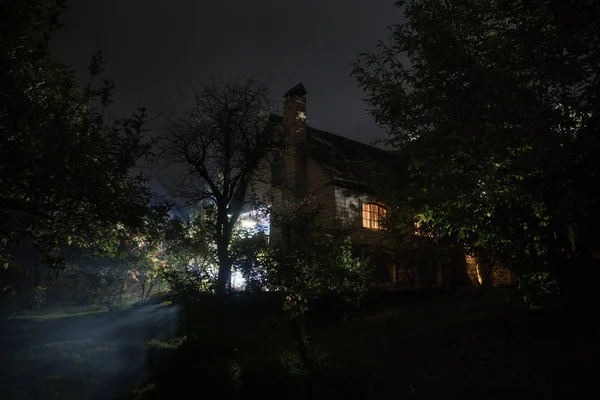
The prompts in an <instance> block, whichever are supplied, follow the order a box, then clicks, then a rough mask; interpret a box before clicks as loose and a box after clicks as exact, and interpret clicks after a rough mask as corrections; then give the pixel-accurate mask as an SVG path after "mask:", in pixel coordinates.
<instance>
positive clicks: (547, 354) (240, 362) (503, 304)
mask: <svg viewBox="0 0 600 400" xmlns="http://www.w3.org/2000/svg"><path fill="white" fill-rule="evenodd" d="M507 294H508V293H507V292H506V291H503V290H496V291H490V292H488V293H486V294H485V295H484V296H483V298H478V297H477V295H476V293H470V292H465V293H457V292H449V293H438V294H434V293H429V294H424V295H422V296H421V295H419V294H418V293H413V294H410V293H407V294H402V295H401V296H400V297H399V298H397V299H389V300H388V301H380V302H378V303H376V304H375V305H374V306H373V307H372V308H371V309H369V310H367V311H364V312H362V313H361V314H359V315H358V316H357V317H355V318H351V319H348V320H345V321H344V320H337V321H332V320H323V319H319V318H315V319H313V320H312V321H310V322H309V324H308V326H307V334H308V337H309V340H310V349H311V352H312V355H313V357H314V359H315V364H316V367H315V368H314V369H313V370H306V369H305V368H304V365H303V363H302V362H301V360H300V358H299V357H298V352H297V351H296V343H295V342H294V340H293V339H292V335H291V333H290V332H289V331H288V330H287V327H286V326H285V325H282V324H281V323H279V322H278V320H277V318H273V316H272V315H270V314H269V313H266V314H264V315H259V314H260V313H256V312H251V310H249V309H248V307H247V306H240V307H241V308H239V309H237V311H236V310H235V307H234V309H233V310H229V314H228V315H229V318H228V319H227V320H226V322H225V325H223V323H222V324H221V325H220V326H218V325H217V324H216V322H215V321H217V319H215V316H214V315H213V314H212V313H211V311H210V310H208V309H206V308H204V309H203V307H204V306H197V308H198V309H196V310H195V312H194V313H193V314H194V315H193V319H194V321H193V322H194V323H195V324H194V327H193V328H194V329H193V332H192V334H191V336H190V338H189V339H188V340H185V341H183V342H182V343H181V347H177V348H175V349H170V350H169V351H170V352H171V357H170V358H166V359H165V360H166V361H165V362H164V363H160V364H159V365H157V367H156V369H155V370H154V373H153V374H152V375H151V376H150V380H149V381H148V382H150V383H151V384H153V386H152V388H151V389H148V390H147V391H146V392H145V393H144V395H141V397H140V398H143V399H161V398H167V397H168V398H181V397H185V394H186V393H202V394H203V397H206V398H212V399H221V398H223V399H229V398H240V399H242V398H249V399H251V398H258V397H260V398H271V397H273V398H289V399H308V398H310V399H313V398H323V399H335V398H344V399H346V398H348V399H352V398H354V399H379V398H411V399H413V398H414V399H434V398H440V399H442V398H444V399H447V398H461V399H482V398H485V399H552V398H563V397H573V396H575V397H577V395H578V393H584V388H585V386H586V384H587V383H593V382H594V380H593V379H592V376H591V372H592V371H591V370H590V369H589V368H587V366H586V362H590V363H593V362H595V361H594V360H595V355H597V354H598V344H597V340H596V337H597V335H598V333H600V331H599V329H598V328H596V327H595V325H594V323H593V321H590V320H589V318H588V317H589V316H590V314H588V313H587V312H586V311H582V312H581V313H573V312H571V311H568V312H563V311H544V312H542V311H534V312H532V311H527V310H523V309H522V308H520V307H519V306H518V304H515V303H514V302H510V301H507ZM590 365H591V364H590ZM586 378H587V380H586Z"/></svg>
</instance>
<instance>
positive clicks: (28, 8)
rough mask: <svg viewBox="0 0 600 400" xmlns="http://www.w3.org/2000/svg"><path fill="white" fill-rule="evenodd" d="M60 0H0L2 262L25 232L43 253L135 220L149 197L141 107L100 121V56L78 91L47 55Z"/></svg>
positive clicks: (103, 97)
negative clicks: (139, 167)
mask: <svg viewBox="0 0 600 400" xmlns="http://www.w3.org/2000/svg"><path fill="white" fill-rule="evenodd" d="M63 4H64V2H63V1H61V0H35V1H27V2H2V5H1V6H0V7H1V10H0V19H1V20H0V30H1V31H0V71H1V72H0V86H1V87H2V94H1V95H0V171H1V173H2V179H1V180H0V221H1V223H0V246H2V253H1V256H0V257H2V258H3V260H4V261H5V262H8V261H10V255H11V252H12V250H13V249H14V247H15V246H17V245H18V244H19V243H21V242H23V241H24V240H31V242H32V244H33V246H34V247H35V248H36V251H38V252H40V253H41V254H43V255H46V256H51V255H53V254H54V253H55V251H54V249H55V248H57V247H59V246H61V245H66V244H67V243H68V244H78V245H80V246H83V245H86V244H88V243H90V242H93V236H95V235H96V234H97V233H98V232H104V231H106V230H111V229H113V228H114V226H116V225H117V224H124V225H127V226H131V227H139V226H140V223H141V217H143V216H144V215H145V214H146V212H147V210H148V205H149V202H150V192H149V190H148V189H147V187H146V186H145V179H144V177H142V176H141V175H138V176H134V175H132V174H130V170H131V168H132V167H134V166H135V163H136V161H137V160H139V159H141V158H143V157H146V156H149V150H150V145H151V143H150V142H147V141H145V140H144V138H143V136H144V123H145V120H146V116H145V112H144V110H143V109H140V110H138V111H136V112H135V113H134V114H133V115H132V116H131V117H129V118H123V119H117V120H114V121H110V122H109V121H107V118H106V117H105V112H106V109H107V107H108V106H109V105H110V103H111V93H112V91H113V89H114V83H113V82H112V81H109V80H106V79H104V80H102V81H101V82H100V83H99V84H93V81H94V80H97V79H99V76H100V73H101V72H102V64H103V61H102V57H101V54H98V55H96V56H94V57H93V59H92V62H91V64H90V74H91V80H90V83H89V84H88V85H87V86H86V87H85V88H84V89H83V91H82V90H80V89H79V87H78V85H77V82H76V77H75V75H74V72H73V71H72V70H70V69H69V68H67V67H66V66H65V65H63V64H61V63H59V62H57V61H55V60H54V59H52V57H51V55H50V50H49V39H50V35H51V33H53V32H54V31H55V30H56V29H57V28H58V27H59V23H58V18H59V16H60V13H61V11H62V9H63Z"/></svg>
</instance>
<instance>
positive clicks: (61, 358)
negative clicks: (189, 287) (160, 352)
mask: <svg viewBox="0 0 600 400" xmlns="http://www.w3.org/2000/svg"><path fill="white" fill-rule="evenodd" d="M176 315H177V311H176V309H175V308H173V307H172V308H167V306H164V307H162V306H161V307H158V306H154V305H148V306H145V307H136V308H129V309H126V310H123V311H119V312H112V313H110V312H107V311H106V310H105V309H103V308H102V307H98V306H86V307H81V306H71V305H65V304H60V305H55V306H53V307H49V308H48V309H47V310H46V313H43V312H27V313H24V314H23V315H20V316H19V317H16V318H12V319H9V320H6V321H3V325H2V326H1V328H2V329H0V399H3V400H4V399H6V400H10V399H36V400H37V399H40V400H45V399H56V400H70V399H73V400H86V399H90V400H100V399H106V400H108V399H118V398H128V397H129V393H130V392H131V390H132V389H133V388H134V387H135V385H136V383H137V381H139V380H140V379H141V378H142V377H143V376H144V373H145V372H146V368H147V361H148V354H149V353H150V351H149V348H150V347H152V346H153V345H159V344H160V346H163V347H165V348H176V347H177V340H176V339H171V340H169V341H167V342H165V344H161V342H160V341H157V340H150V341H149V342H148V345H147V344H146V342H147V341H148V339H149V338H150V339H152V337H153V336H154V335H155V334H156V333H157V332H158V333H159V334H161V333H164V334H165V335H167V336H168V335H169V334H173V333H174V332H169V331H170V328H169V327H170V326H171V325H172V323H171V322H170V321H169V318H170V317H171V316H173V317H175V316H176ZM163 336H164V335H163Z"/></svg>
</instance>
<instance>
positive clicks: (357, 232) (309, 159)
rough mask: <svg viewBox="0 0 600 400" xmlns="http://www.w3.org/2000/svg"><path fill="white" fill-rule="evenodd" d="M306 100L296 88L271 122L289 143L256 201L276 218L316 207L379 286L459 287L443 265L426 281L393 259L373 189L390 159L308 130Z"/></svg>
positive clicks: (268, 169) (275, 231)
mask: <svg viewBox="0 0 600 400" xmlns="http://www.w3.org/2000/svg"><path fill="white" fill-rule="evenodd" d="M306 94H307V91H306V89H305V88H304V86H303V85H302V84H301V83H300V84H298V85H296V86H294V87H293V88H292V89H290V90H289V91H288V92H287V93H286V94H285V100H284V105H283V116H273V118H274V120H275V122H277V123H278V124H280V126H281V127H282V132H283V135H284V138H285V140H284V145H283V146H282V151H281V152H280V154H278V155H276V156H274V157H273V158H272V159H270V160H268V161H265V162H264V164H263V165H262V166H261V168H260V169H259V173H258V178H257V179H256V182H255V183H254V184H253V190H254V192H255V194H256V195H257V197H259V198H260V199H261V200H262V201H264V202H265V203H267V204H269V205H270V207H271V209H272V210H273V212H277V211H278V210H281V209H283V208H284V207H287V206H289V204H292V203H294V202H299V201H301V200H302V199H307V198H310V199H311V201H314V202H316V203H318V214H317V217H316V218H317V219H318V223H319V225H321V226H324V227H328V226H329V227H331V228H335V229H337V230H340V229H341V230H343V231H344V233H345V234H346V235H348V236H350V237H351V239H352V243H353V246H354V247H355V249H356V253H357V254H358V255H360V256H363V257H369V258H370V259H371V260H372V261H373V262H374V263H375V264H376V265H377V267H378V268H377V276H378V280H379V281H380V282H381V283H382V285H383V286H385V287H390V288H409V287H412V288H414V287H435V286H437V287H440V286H445V285H450V284H452V285H454V284H456V282H458V281H460V280H457V279H456V276H454V275H456V274H453V273H451V272H449V271H445V270H444V269H445V268H448V267H447V266H445V265H442V264H441V263H440V264H439V265H433V266H432V267H431V268H430V272H429V273H428V274H426V275H427V276H420V275H419V273H417V272H416V271H411V270H410V268H409V267H407V265H405V264H403V263H402V262H401V260H395V259H394V256H393V254H392V252H390V251H389V247H388V246H386V243H389V242H386V239H387V240H389V237H386V236H385V235H386V231H385V230H384V227H383V226H382V225H381V222H380V221H381V219H382V218H383V217H385V215H386V213H387V209H386V206H385V204H383V203H382V202H381V201H380V200H379V199H378V198H377V196H376V190H375V187H374V186H373V185H374V184H375V182H376V179H375V178H376V177H375V174H376V170H378V168H377V167H378V166H380V167H385V164H386V161H387V160H390V155H389V153H388V152H386V151H385V150H382V149H379V148H376V147H374V146H370V145H367V144H364V143H360V142H357V141H354V140H351V139H348V138H346V137H343V136H340V135H336V134H333V133H330V132H325V131H322V130H319V129H315V128H313V127H311V126H307V124H306V112H307V102H306ZM269 234H270V237H271V240H272V241H274V242H277V241H278V240H280V238H281V232H280V231H279V228H278V227H277V226H270V229H269ZM461 263H462V265H461V266H459V268H462V269H463V270H465V268H469V264H468V263H467V262H465V258H464V256H463V258H462V262H461ZM451 268H456V266H453V267H451ZM473 268H475V271H477V265H476V264H475V267H473V265H471V269H473ZM421 275H422V274H421ZM469 279H474V280H475V281H474V282H473V283H475V284H477V279H479V277H478V276H477V273H476V272H471V273H468V271H467V272H465V273H464V279H463V281H464V282H469Z"/></svg>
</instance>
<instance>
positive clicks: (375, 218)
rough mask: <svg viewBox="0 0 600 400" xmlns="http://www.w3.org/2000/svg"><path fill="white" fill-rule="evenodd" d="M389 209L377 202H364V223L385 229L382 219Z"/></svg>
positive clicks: (372, 227)
mask: <svg viewBox="0 0 600 400" xmlns="http://www.w3.org/2000/svg"><path fill="white" fill-rule="evenodd" d="M386 213H387V210H386V208H385V207H383V206H382V205H380V204H377V203H363V205H362V225H363V227H365V228H369V229H385V228H384V227H383V225H382V224H381V220H382V219H383V218H384V217H385V214H386Z"/></svg>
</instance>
